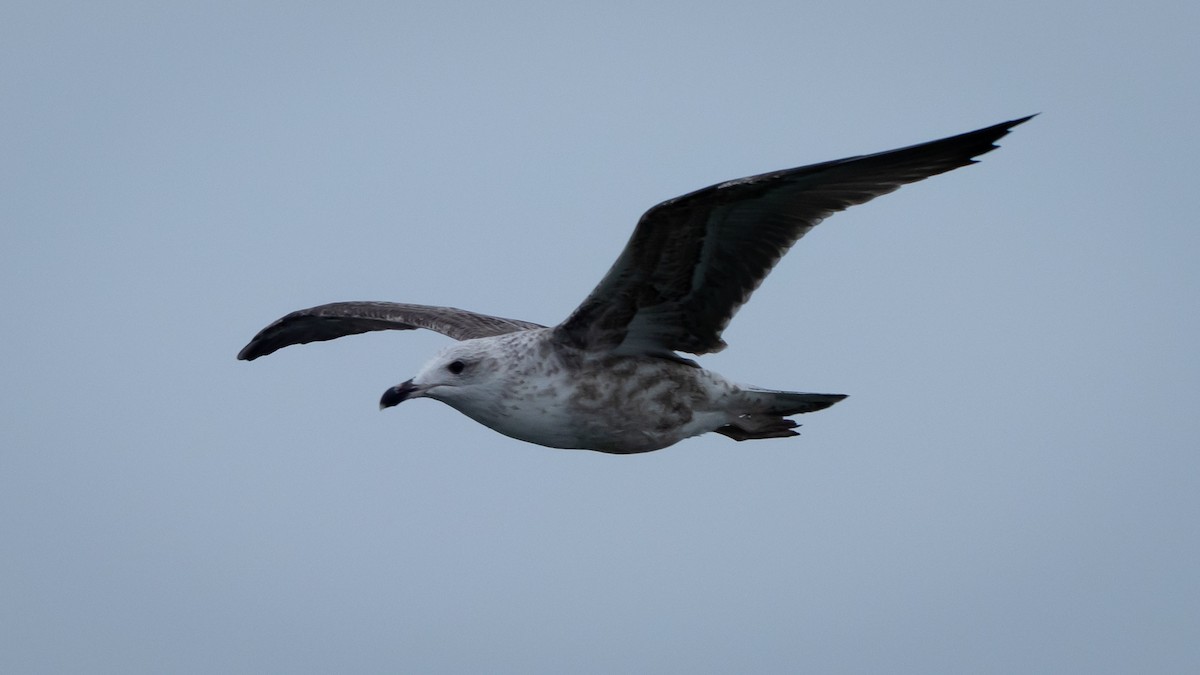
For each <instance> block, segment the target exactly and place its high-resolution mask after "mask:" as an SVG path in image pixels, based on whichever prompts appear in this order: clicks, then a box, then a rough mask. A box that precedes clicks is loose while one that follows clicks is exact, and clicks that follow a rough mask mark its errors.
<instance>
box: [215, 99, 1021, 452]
mask: <svg viewBox="0 0 1200 675" xmlns="http://www.w3.org/2000/svg"><path fill="white" fill-rule="evenodd" d="M1029 119H1030V117H1024V118H1020V119H1016V120H1012V121H1010V122H1005V123H1002V124H997V125H994V126H990V127H987V128H984V129H979V130H977V131H972V132H968V133H965V134H959V135H957V136H951V137H949V138H944V139H941V140H937V141H931V142H928V143H921V144H918V145H912V146H908V147H905V148H900V149H898V150H891V151H888V152H880V153H876V154H872V155H861V156H856V157H849V158H846V159H840V160H835V161H832V162H823V163H820V164H812V165H809V166H804V167H800V168H796V169H788V170H784V171H775V172H771V173H764V174H760V175H757V176H750V177H748V178H740V179H737V180H732V181H727V182H724V183H720V184H717V185H713V186H710V187H707V188H704V189H702V190H697V191H695V192H692V193H689V194H686V195H683V196H681V197H676V198H675V199H671V200H668V201H665V202H662V203H661V204H658V205H657V206H654V207H653V208H651V209H650V210H649V211H647V212H646V213H645V214H644V215H643V216H642V218H641V219H640V220H639V221H638V224H637V227H636V228H635V229H634V232H633V235H632V237H631V238H630V240H629V243H628V244H626V246H625V249H624V250H623V251H622V252H621V255H620V256H619V257H618V258H617V261H616V262H615V263H614V264H613V266H612V268H611V269H610V270H609V271H608V273H607V274H606V275H605V276H604V278H603V279H601V280H600V283H599V284H598V285H597V286H596V288H595V289H594V290H593V291H592V292H591V294H590V295H588V297H587V298H586V299H585V300H584V301H583V303H582V304H581V305H580V306H579V307H578V308H576V309H575V311H574V312H572V313H571V315H570V316H569V317H567V319H566V320H565V321H563V322H562V323H561V324H559V325H558V326H556V327H554V328H546V327H544V326H540V325H538V324H535V323H531V322H528V321H520V320H516V319H504V318H500V317H495V316H488V315H484V314H476V313H474V312H469V311H466V310H462V309H454V308H450V307H431V306H426V305H406V304H399V303H390V302H339V303H332V304H328V305H321V306H318V307H313V308H310V309H305V310H300V311H297V312H292V313H291V314H288V315H287V316H284V317H283V318H281V319H279V320H278V321H275V322H274V323H272V324H271V325H269V326H267V327H266V328H264V329H263V330H262V331H260V332H259V333H258V335H256V336H255V337H254V339H252V340H251V341H250V343H249V344H247V345H246V346H245V348H243V349H242V351H241V352H240V353H239V354H238V358H239V359H244V360H253V359H256V358H258V357H260V356H264V355H266V354H270V353H272V352H274V351H276V350H278V349H281V348H283V347H286V346H288V345H293V344H302V343H306V342H316V341H321V340H332V339H334V338H338V337H342V336H344V335H354V334H357V333H365V332H368V331H376V330H412V329H415V328H426V329H429V330H434V331H437V332H439V333H443V334H445V335H448V336H450V337H452V338H454V339H456V340H460V341H461V342H459V343H456V344H455V345H452V346H450V347H448V348H446V349H445V350H443V351H442V353H441V354H439V355H438V356H437V357H435V358H434V360H433V361H431V362H430V363H429V364H428V365H427V366H426V367H425V368H424V369H423V370H422V371H421V373H419V374H418V375H417V376H416V377H414V378H413V379H411V380H408V381H407V382H405V383H403V384H400V385H397V386H395V387H392V388H391V389H389V390H388V391H387V392H385V393H384V395H383V398H382V399H381V407H390V406H392V405H396V404H397V403H400V402H402V401H404V400H407V399H409V398H417V397H422V396H424V397H429V398H434V399H437V400H440V401H443V402H445V403H447V404H449V405H451V406H453V407H454V408H456V409H458V410H459V411H460V412H462V413H464V414H466V415H468V416H469V417H471V418H473V419H475V420H476V421H478V422H480V423H482V424H485V425H487V426H489V427H491V428H492V429H495V430H496V431H499V432H501V433H503V434H506V435H509V436H512V437H514V438H519V439H522V440H526V441H529V442H532V443H538V444H541V445H547V446H550V447H559V448H583V449H591V450H599V451H601V452H612V453H634V452H647V451H650V450H657V449H659V448H663V447H666V446H668V445H672V444H674V443H676V442H678V441H680V440H682V439H683V438H687V437H689V436H694V435H697V434H702V433H706V432H709V431H715V432H717V433H720V434H723V435H725V436H728V437H730V438H733V439H735V440H738V441H742V440H749V439H761V438H781V437H786V436H794V435H796V432H795V431H794V427H796V426H797V424H796V422H794V421H793V420H791V419H788V417H789V416H791V415H797V414H802V413H807V412H813V411H816V410H822V409H824V408H827V407H829V406H831V405H833V404H834V403H836V402H838V401H840V400H842V399H843V398H845V396H843V395H841V394H809V393H801V392H789V391H778V390H771V389H761V388H758V387H749V386H744V385H738V384H735V383H733V382H731V381H729V380H726V379H725V378H723V377H722V376H720V375H718V374H716V373H713V372H711V371H707V370H704V369H702V368H700V367H699V366H698V365H697V364H696V363H694V362H693V361H690V360H687V359H684V358H683V357H681V356H680V355H679V354H678V352H687V353H691V354H706V353H710V352H715V351H719V350H720V349H723V348H724V347H725V342H724V341H723V340H722V339H721V333H722V332H723V331H724V329H725V327H726V326H727V325H728V324H729V321H730V320H731V319H732V318H733V316H734V314H736V313H737V310H738V309H739V308H740V307H741V306H742V305H743V304H744V303H745V302H746V301H747V300H748V299H749V298H750V295H751V294H752V293H753V292H754V290H755V289H756V288H758V286H759V284H761V283H762V281H763V279H764V278H765V277H766V276H767V274H768V273H769V272H770V271H771V269H772V268H773V267H774V266H775V264H776V263H777V262H779V260H780V258H782V257H783V255H784V254H785V253H787V251H788V249H789V248H791V246H792V245H793V244H795V243H796V241H797V240H799V239H800V237H802V236H804V235H805V234H806V233H807V232H808V231H809V230H811V229H812V228H813V227H815V226H816V225H817V224H818V223H820V222H821V221H822V220H823V219H825V218H827V217H828V216H830V215H832V214H834V213H836V212H838V211H841V210H844V209H846V208H848V207H850V206H853V205H855V204H862V203H864V202H867V201H870V200H871V199H874V198H875V197H878V196H880V195H883V194H887V193H889V192H892V191H893V190H896V189H897V188H899V187H900V186H902V185H905V184H908V183H913V182H916V181H919V180H923V179H925V178H928V177H930V176H934V175H937V174H939V173H944V172H946V171H950V170H952V169H956V168H958V167H962V166H966V165H968V164H972V163H974V162H975V158H976V157H978V156H980V155H983V154H985V153H987V152H990V151H991V150H993V149H995V147H996V145H995V143H996V141H998V140H999V139H1000V138H1002V137H1003V136H1004V135H1006V134H1007V133H1008V132H1009V131H1010V130H1011V129H1012V128H1013V127H1015V126H1017V125H1018V124H1022V123H1023V122H1026V121H1027V120H1029Z"/></svg>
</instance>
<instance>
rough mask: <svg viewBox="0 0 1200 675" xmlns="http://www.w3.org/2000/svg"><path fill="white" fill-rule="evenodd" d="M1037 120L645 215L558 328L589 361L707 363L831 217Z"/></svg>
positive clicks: (786, 176) (758, 180)
mask: <svg viewBox="0 0 1200 675" xmlns="http://www.w3.org/2000/svg"><path fill="white" fill-rule="evenodd" d="M1030 117H1032V116H1030ZM1030 117H1025V118H1022V119H1018V120H1013V121H1011V122H1005V123H1003V124H997V125H995V126H991V127H987V128H986V129H979V130H978V131H972V132H969V133H965V134H961V135H958V136H952V137H950V138H944V139H942V140H938V141H931V142H929V143H921V144H919V145H913V146H909V147H906V148H901V149H899V150H891V151H888V152H881V153H877V154H873V155H862V156H857V157H849V158H846V159H840V160H835V161H832V162H823V163H821V164H813V165H810V166H804V167H800V168H796V169H788V170H785V171H776V172H773V173H765V174H761V175H758V176H750V177H748V178H741V179H738V180H732V181H728V182H725V183H720V184H718V185H713V186H710V187H707V188H704V189H702V190H698V191H696V192H692V193H689V194H686V195H683V196H682V197H676V198H675V199H671V200H669V201H665V202H663V203H661V204H659V205H657V206H655V207H653V208H651V209H650V210H649V211H647V212H646V213H645V215H643V216H642V218H641V220H640V221H638V225H637V228H636V229H635V230H634V232H633V236H632V238H631V239H630V240H629V243H628V244H626V246H625V249H624V251H622V252H621V255H620V257H618V258H617V261H616V263H614V264H613V266H612V269H610V270H609V271H608V274H606V275H605V276H604V278H603V279H602V280H601V281H600V283H599V285H597V286H596V288H595V290H593V291H592V293H591V295H589V296H588V297H587V299H586V300H584V301H583V304H582V305H580V306H579V307H578V308H577V309H576V310H575V311H574V313H572V314H571V316H570V317H568V318H567V320H566V321H564V322H563V323H562V324H560V325H559V326H558V327H557V328H556V329H555V335H556V337H557V338H559V339H561V340H563V341H565V342H568V343H570V344H573V345H575V346H576V347H579V348H583V349H590V350H603V351H618V352H620V353H626V354H632V353H645V354H659V355H667V354H669V353H671V352H674V351H682V352H690V353H692V354H705V353H708V352H714V351H719V350H720V349H722V348H723V347H724V346H725V343H724V341H722V340H721V332H722V331H723V330H724V329H725V327H726V326H727V325H728V324H729V321H730V319H732V318H733V315H734V314H735V313H736V312H737V310H738V308H739V307H741V306H742V304H743V303H745V302H746V300H748V299H749V298H750V294H751V293H753V292H754V289H756V288H758V286H759V284H761V283H762V280H763V279H764V278H765V277H766V276H767V273H768V272H770V271H771V268H772V267H774V266H775V263H777V262H779V259H780V258H781V257H783V254H784V253H786V252H787V251H788V249H789V248H791V246H792V244H794V243H796V241H797V240H798V239H799V238H800V237H802V236H804V235H805V233H807V232H808V231H809V230H811V229H812V228H813V227H815V226H816V225H817V224H818V223H820V222H821V221H822V220H823V219H824V218H826V217H828V216H830V215H832V214H834V213H836V212H838V211H841V210H843V209H846V208H848V207H850V206H853V205H855V204H862V203H863V202H866V201H870V200H871V199H874V198H875V197H878V196H879V195H883V194H887V193H889V192H892V191H893V190H896V189H897V188H899V187H900V186H902V185H905V184H907V183H913V182H916V181H919V180H922V179H924V178H928V177H930V176H934V175H936V174H939V173H943V172H946V171H950V170H951V169H956V168H958V167H961V166H966V165H967V164H973V163H974V161H975V160H974V159H973V158H974V157H978V156H979V155H982V154H984V153H986V152H989V151H991V150H993V149H994V148H995V147H996V146H995V145H994V143H995V142H996V141H997V140H999V139H1000V138H1001V137H1003V136H1004V135H1005V134H1007V133H1008V132H1009V130H1011V129H1012V128H1013V127H1015V126H1016V125H1018V124H1021V123H1022V122H1025V121H1026V120H1028V119H1030Z"/></svg>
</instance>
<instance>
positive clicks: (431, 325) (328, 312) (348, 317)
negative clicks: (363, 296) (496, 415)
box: [238, 302, 545, 361]
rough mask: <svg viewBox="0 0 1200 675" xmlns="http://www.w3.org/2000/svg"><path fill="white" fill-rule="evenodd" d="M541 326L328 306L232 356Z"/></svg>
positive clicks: (395, 307)
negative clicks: (410, 334) (415, 333)
mask: <svg viewBox="0 0 1200 675" xmlns="http://www.w3.org/2000/svg"><path fill="white" fill-rule="evenodd" d="M544 327H545V326H541V325H539V324H536V323H531V322H529V321H519V320H517V319H502V318H500V317H498V316H488V315H487V314H476V313H475V312H468V311H466V310H465V309H455V308H453V307H431V306H429V305H405V304H400V303H398V302H334V303H330V304H328V305H321V306H319V307H310V308H309V309H301V310H299V311H295V312H292V313H291V314H288V315H287V316H285V317H283V318H281V319H279V320H278V321H276V322H274V323H272V324H271V325H269V326H267V327H266V328H264V329H262V330H261V331H259V332H258V335H255V336H254V339H253V340H251V341H250V343H249V344H247V345H246V346H245V347H243V348H242V351H240V352H238V358H239V359H241V360H243V361H253V360H254V359H257V358H258V357H260V356H266V355H267V354H270V353H271V352H273V351H275V350H277V349H282V348H284V347H287V346H288V345H298V344H304V343H306V342H319V341H321V340H332V339H334V338H340V337H342V336H345V335H355V334H358V333H367V332H370V331H373V330H413V329H416V328H427V329H429V330H433V331H437V332H439V333H442V334H443V335H449V336H450V337H452V338H454V339H455V340H470V339H472V338H480V337H488V336H491V335H501V334H504V333H514V332H516V331H521V330H529V329H531V328H544Z"/></svg>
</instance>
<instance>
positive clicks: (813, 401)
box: [715, 387, 846, 441]
mask: <svg viewBox="0 0 1200 675" xmlns="http://www.w3.org/2000/svg"><path fill="white" fill-rule="evenodd" d="M742 391H743V394H744V396H745V401H746V404H747V405H746V409H747V412H745V413H743V414H742V415H739V416H738V418H737V421H735V422H733V423H731V424H726V425H724V426H722V427H720V428H718V429H716V430H715V431H716V432H717V433H719V434H723V435H725V436H728V437H730V438H732V439H733V440H735V441H747V440H751V439H757V438H786V437H788V436H798V435H799V433H798V432H796V431H795V428H796V427H798V426H800V424H799V423H797V422H794V421H792V420H789V419H787V416H788V415H799V414H802V413H810V412H816V411H818V410H824V409H826V408H828V407H829V406H831V405H833V404H834V403H837V402H838V401H840V400H842V399H844V398H846V395H845V394H809V393H805V392H799V391H775V390H773V389H756V388H749V387H748V388H745V389H743V390H742Z"/></svg>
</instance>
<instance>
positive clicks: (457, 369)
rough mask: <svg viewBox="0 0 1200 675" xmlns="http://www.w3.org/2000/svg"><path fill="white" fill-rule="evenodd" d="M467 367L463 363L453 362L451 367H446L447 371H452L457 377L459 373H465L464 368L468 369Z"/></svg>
mask: <svg viewBox="0 0 1200 675" xmlns="http://www.w3.org/2000/svg"><path fill="white" fill-rule="evenodd" d="M466 367H467V364H465V363H463V362H462V361H451V362H450V365H448V366H446V370H448V371H450V372H451V373H454V374H455V375H458V374H459V373H461V372H462V371H463V368H466Z"/></svg>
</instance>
